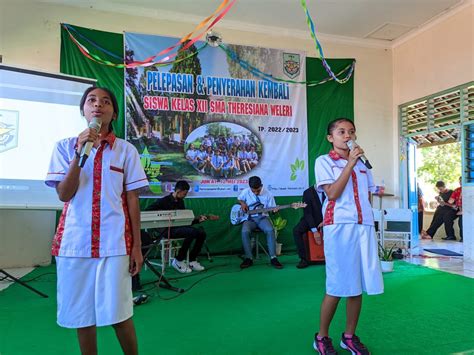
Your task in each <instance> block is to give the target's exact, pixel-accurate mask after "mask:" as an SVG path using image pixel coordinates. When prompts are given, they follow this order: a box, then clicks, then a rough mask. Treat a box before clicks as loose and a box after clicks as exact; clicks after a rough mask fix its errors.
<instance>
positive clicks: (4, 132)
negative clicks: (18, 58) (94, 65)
mask: <svg viewBox="0 0 474 355" xmlns="http://www.w3.org/2000/svg"><path fill="white" fill-rule="evenodd" d="M91 85H94V81H93V80H89V79H83V78H74V77H69V76H62V75H53V74H46V73H41V72H33V71H25V70H22V69H18V68H12V67H5V66H0V205H1V206H0V207H2V208H8V207H14V208H21V207H24V208H35V207H39V208H49V207H54V208H57V207H58V206H60V205H61V203H60V202H59V200H58V199H57V197H56V192H55V191H54V189H51V188H48V187H46V186H45V185H44V178H45V176H46V173H47V169H48V165H49V160H50V158H51V153H52V151H53V148H54V145H55V143H56V142H57V141H59V140H60V139H63V138H66V137H74V136H77V135H78V134H79V133H80V132H81V131H83V130H84V129H85V128H86V127H87V123H86V120H85V119H84V118H83V117H81V115H80V112H79V101H80V98H81V96H82V93H83V92H84V90H85V89H86V88H88V87H89V86H91Z"/></svg>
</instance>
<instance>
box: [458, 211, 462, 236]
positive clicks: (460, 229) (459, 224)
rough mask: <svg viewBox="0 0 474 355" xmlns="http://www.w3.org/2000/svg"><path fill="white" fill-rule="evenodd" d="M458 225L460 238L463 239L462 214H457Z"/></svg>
mask: <svg viewBox="0 0 474 355" xmlns="http://www.w3.org/2000/svg"><path fill="white" fill-rule="evenodd" d="M458 226H459V235H460V236H461V240H463V239H462V214H461V215H459V219H458Z"/></svg>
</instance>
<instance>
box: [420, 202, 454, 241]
mask: <svg viewBox="0 0 474 355" xmlns="http://www.w3.org/2000/svg"><path fill="white" fill-rule="evenodd" d="M455 218H456V211H455V210H453V209H452V208H450V207H438V208H437V209H436V211H435V213H434V215H433V220H432V221H431V224H430V227H429V228H428V230H427V231H426V233H428V235H429V236H430V237H431V238H433V237H434V235H435V234H436V231H437V230H438V228H439V227H441V225H442V224H443V223H444V230H445V232H446V237H448V238H456V236H455V235H454V227H453V225H454V219H455Z"/></svg>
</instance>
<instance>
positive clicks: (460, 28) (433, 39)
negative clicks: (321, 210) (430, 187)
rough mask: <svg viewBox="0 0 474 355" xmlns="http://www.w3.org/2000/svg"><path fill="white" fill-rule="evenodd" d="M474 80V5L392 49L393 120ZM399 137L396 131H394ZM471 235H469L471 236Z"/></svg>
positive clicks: (466, 222) (467, 216)
mask: <svg viewBox="0 0 474 355" xmlns="http://www.w3.org/2000/svg"><path fill="white" fill-rule="evenodd" d="M472 80H474V6H473V5H472V2H471V5H470V6H467V7H463V8H461V9H460V10H459V11H457V12H456V13H455V14H453V15H452V16H450V17H449V18H446V19H443V20H441V21H439V22H437V23H436V24H433V25H432V26H430V27H429V28H427V29H426V30H424V31H423V32H420V33H419V34H417V35H416V36H412V37H411V38H410V39H409V40H407V41H406V42H404V43H402V44H400V45H398V46H396V47H395V48H394V49H393V103H394V105H393V118H394V122H398V117H397V116H398V113H397V108H398V106H399V105H401V104H403V103H406V102H409V101H412V100H416V99H419V98H422V97H424V96H427V95H431V94H434V93H436V92H439V91H443V90H446V89H449V88H451V87H454V86H457V85H461V84H465V83H467V82H470V81H472ZM394 134H395V135H396V134H397V133H396V131H394ZM463 211H464V212H463V213H464V217H463V231H464V258H465V259H466V260H474V235H473V233H472V231H474V187H473V186H464V187H463ZM469 232H470V233H469Z"/></svg>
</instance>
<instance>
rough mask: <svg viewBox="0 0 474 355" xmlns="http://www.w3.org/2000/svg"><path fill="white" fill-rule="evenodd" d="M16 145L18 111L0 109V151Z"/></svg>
mask: <svg viewBox="0 0 474 355" xmlns="http://www.w3.org/2000/svg"><path fill="white" fill-rule="evenodd" d="M17 146H18V111H11V110H0V153H2V152H6V151H7V150H10V149H13V148H16V147H17Z"/></svg>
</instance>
